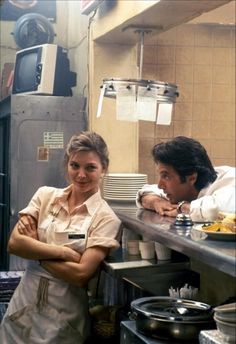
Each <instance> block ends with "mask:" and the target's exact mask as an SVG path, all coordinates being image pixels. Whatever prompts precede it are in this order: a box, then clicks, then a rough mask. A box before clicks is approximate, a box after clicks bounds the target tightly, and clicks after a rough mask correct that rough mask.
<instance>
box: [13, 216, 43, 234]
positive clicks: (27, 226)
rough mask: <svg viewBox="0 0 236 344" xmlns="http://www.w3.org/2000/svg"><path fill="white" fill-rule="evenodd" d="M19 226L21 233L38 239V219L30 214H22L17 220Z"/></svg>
mask: <svg viewBox="0 0 236 344" xmlns="http://www.w3.org/2000/svg"><path fill="white" fill-rule="evenodd" d="M17 228H18V231H19V233H20V234H23V235H26V236H28V237H30V238H33V239H35V240H38V233H37V221H36V220H35V219H34V218H33V217H32V216H30V215H21V217H20V219H19V221H18V222H17Z"/></svg>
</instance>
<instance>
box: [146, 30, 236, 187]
mask: <svg viewBox="0 0 236 344" xmlns="http://www.w3.org/2000/svg"><path fill="white" fill-rule="evenodd" d="M144 44H145V45H144V64H143V75H142V78H143V79H155V80H160V81H165V82H169V83H175V84H177V85H178V88H179V92H180V96H179V98H178V99H177V103H176V104H175V108H174V113H173V117H172V123H171V125H170V126H160V125H158V126H157V125H156V124H154V123H153V122H146V121H140V124H139V170H140V172H143V173H147V174H148V177H149V182H150V183H153V182H155V180H156V176H155V167H154V163H153V162H152V161H150V160H151V156H150V150H151V147H152V146H153V145H154V144H155V143H158V142H160V141H163V140H166V139H169V138H172V137H174V136H178V135H185V136H189V137H193V138H195V139H197V140H199V141H200V142H201V143H202V144H203V145H204V146H205V148H206V149H207V151H208V153H209V156H210V158H211V160H212V161H213V164H214V165H215V166H217V165H226V164H227V165H232V166H235V26H225V25H223V26H222V25H213V24H212V25H202V24H197V25H194V24H185V25H181V26H179V27H177V28H174V29H171V30H169V31H167V32H164V33H162V34H159V35H157V36H153V37H152V36H151V35H150V36H148V35H146V37H145V40H144Z"/></svg>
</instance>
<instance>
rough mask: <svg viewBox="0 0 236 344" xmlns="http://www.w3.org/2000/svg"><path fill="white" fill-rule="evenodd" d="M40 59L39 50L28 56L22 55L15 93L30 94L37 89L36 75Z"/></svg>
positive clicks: (18, 64)
mask: <svg viewBox="0 0 236 344" xmlns="http://www.w3.org/2000/svg"><path fill="white" fill-rule="evenodd" d="M39 57H40V54H39V49H36V50H35V51H32V52H29V53H27V54H22V55H21V56H20V57H19V60H18V63H17V65H16V69H15V73H16V76H17V77H16V78H15V85H14V86H15V91H16V93H18V92H20V93H22V92H30V91H35V90H36V89H37V82H36V74H35V71H36V70H37V64H38V59H39Z"/></svg>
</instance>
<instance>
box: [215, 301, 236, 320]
mask: <svg viewBox="0 0 236 344" xmlns="http://www.w3.org/2000/svg"><path fill="white" fill-rule="evenodd" d="M214 312H215V316H216V317H217V318H218V319H219V320H221V321H226V322H231V323H232V322H233V323H235V322H236V303H235V302H234V303H228V304H225V305H221V306H218V307H215V308H214Z"/></svg>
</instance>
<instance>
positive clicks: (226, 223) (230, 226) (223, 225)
mask: <svg viewBox="0 0 236 344" xmlns="http://www.w3.org/2000/svg"><path fill="white" fill-rule="evenodd" d="M218 218H219V221H217V222H214V223H213V224H205V225H203V226H202V230H204V231H208V232H221V233H236V216H235V214H226V213H219V217H218Z"/></svg>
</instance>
